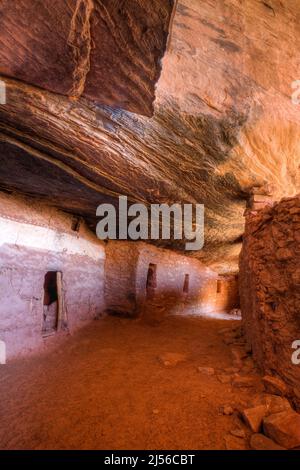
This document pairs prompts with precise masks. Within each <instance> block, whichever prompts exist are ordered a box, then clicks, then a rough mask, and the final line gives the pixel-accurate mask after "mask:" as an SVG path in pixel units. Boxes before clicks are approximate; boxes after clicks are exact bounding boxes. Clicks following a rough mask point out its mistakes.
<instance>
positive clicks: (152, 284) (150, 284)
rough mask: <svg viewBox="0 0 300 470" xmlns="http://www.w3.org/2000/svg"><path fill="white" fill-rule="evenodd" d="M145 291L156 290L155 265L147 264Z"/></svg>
mask: <svg viewBox="0 0 300 470" xmlns="http://www.w3.org/2000/svg"><path fill="white" fill-rule="evenodd" d="M146 288H147V289H149V288H150V289H151V288H152V289H155V288H156V264H152V263H150V264H149V268H148V274H147V283H146Z"/></svg>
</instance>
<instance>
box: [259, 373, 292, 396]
mask: <svg viewBox="0 0 300 470" xmlns="http://www.w3.org/2000/svg"><path fill="white" fill-rule="evenodd" d="M262 381H263V384H264V386H265V390H266V391H267V392H268V393H272V394H273V395H280V396H286V395H287V394H288V387H287V386H286V384H285V383H284V382H283V380H281V379H279V378H278V377H273V376H271V375H265V376H264V377H263V379H262Z"/></svg>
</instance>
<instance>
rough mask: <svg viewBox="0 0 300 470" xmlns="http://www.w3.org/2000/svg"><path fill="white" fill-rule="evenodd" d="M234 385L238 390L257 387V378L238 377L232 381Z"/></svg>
mask: <svg viewBox="0 0 300 470" xmlns="http://www.w3.org/2000/svg"><path fill="white" fill-rule="evenodd" d="M232 385H233V386H234V387H237V388H249V387H255V386H256V385H257V377H252V376H249V375H245V376H242V375H236V376H235V377H234V379H233V381H232Z"/></svg>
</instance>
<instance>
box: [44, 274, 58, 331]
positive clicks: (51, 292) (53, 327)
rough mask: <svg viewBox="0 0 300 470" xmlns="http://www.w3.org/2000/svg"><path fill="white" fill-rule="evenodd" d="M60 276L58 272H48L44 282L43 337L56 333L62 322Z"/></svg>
mask: <svg viewBox="0 0 300 470" xmlns="http://www.w3.org/2000/svg"><path fill="white" fill-rule="evenodd" d="M61 280H62V274H61V272H58V271H48V272H47V273H46V275H45V280H44V300H43V326H42V334H43V336H50V335H52V334H54V333H56V332H57V331H58V330H59V329H60V327H61V320H62V287H61V286H62V283H61Z"/></svg>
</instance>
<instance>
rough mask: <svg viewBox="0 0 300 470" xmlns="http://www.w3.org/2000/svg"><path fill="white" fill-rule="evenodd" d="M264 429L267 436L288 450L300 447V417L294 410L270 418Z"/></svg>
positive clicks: (265, 421)
mask: <svg viewBox="0 0 300 470" xmlns="http://www.w3.org/2000/svg"><path fill="white" fill-rule="evenodd" d="M263 429H264V433H265V434H266V436H268V437H270V438H271V439H273V440H274V441H275V442H277V444H279V445H281V446H283V447H286V448H287V449H292V448H294V447H298V446H300V415H299V414H298V413H296V412H295V411H293V410H288V411H282V412H281V413H275V414H273V415H270V416H268V417H267V418H265V419H264V422H263Z"/></svg>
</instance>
